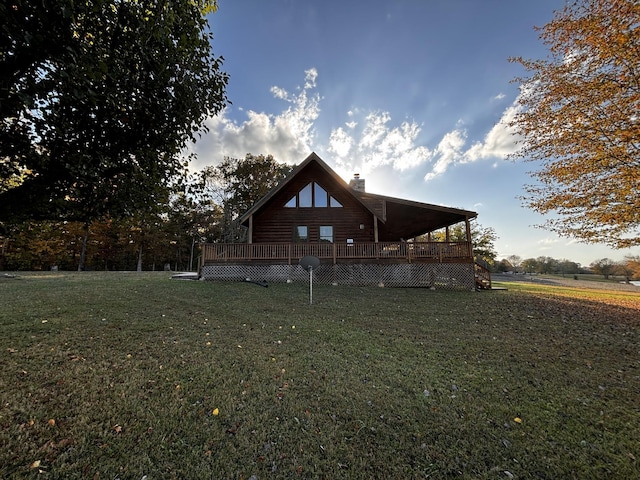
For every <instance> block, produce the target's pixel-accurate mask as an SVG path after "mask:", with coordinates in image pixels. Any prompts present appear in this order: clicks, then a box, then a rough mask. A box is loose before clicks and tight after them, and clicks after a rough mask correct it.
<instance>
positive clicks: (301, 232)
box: [293, 225, 309, 243]
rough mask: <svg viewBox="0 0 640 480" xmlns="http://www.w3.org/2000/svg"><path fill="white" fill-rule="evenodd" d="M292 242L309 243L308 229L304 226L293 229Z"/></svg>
mask: <svg viewBox="0 0 640 480" xmlns="http://www.w3.org/2000/svg"><path fill="white" fill-rule="evenodd" d="M293 241H294V242H295V243H299V242H308V241H309V227H307V226H306V225H298V226H296V227H294V229H293Z"/></svg>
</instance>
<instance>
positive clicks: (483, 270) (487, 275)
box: [474, 258, 491, 290]
mask: <svg viewBox="0 0 640 480" xmlns="http://www.w3.org/2000/svg"><path fill="white" fill-rule="evenodd" d="M474 267H475V279H476V290H491V268H490V266H489V264H488V263H487V262H485V261H484V260H482V259H481V258H476V259H475V262H474Z"/></svg>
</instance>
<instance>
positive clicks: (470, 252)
mask: <svg viewBox="0 0 640 480" xmlns="http://www.w3.org/2000/svg"><path fill="white" fill-rule="evenodd" d="M464 224H465V227H466V229H467V255H469V256H470V257H473V244H472V243H471V222H469V217H465V219H464Z"/></svg>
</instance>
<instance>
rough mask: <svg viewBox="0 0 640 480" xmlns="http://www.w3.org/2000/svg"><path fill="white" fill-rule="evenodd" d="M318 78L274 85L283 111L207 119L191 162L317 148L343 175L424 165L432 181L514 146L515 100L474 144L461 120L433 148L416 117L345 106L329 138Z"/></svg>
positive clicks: (288, 155)
mask: <svg viewBox="0 0 640 480" xmlns="http://www.w3.org/2000/svg"><path fill="white" fill-rule="evenodd" d="M317 79H318V72H317V70H316V69H314V68H312V69H309V70H307V71H305V78H304V83H303V85H302V86H301V87H300V86H299V87H297V88H296V89H295V90H294V91H288V90H286V89H284V88H282V87H279V86H273V87H271V89H270V92H271V94H272V95H273V97H274V98H275V99H277V100H280V101H282V102H284V103H285V108H284V110H283V111H281V112H280V113H277V114H268V113H264V112H256V111H253V110H246V111H245V110H241V109H239V110H236V112H235V113H236V114H238V113H242V114H244V115H245V118H244V119H243V120H241V121H237V120H233V119H231V118H230V114H231V111H224V112H222V113H221V114H220V115H218V116H217V117H214V118H210V119H209V120H208V121H207V122H206V125H207V127H208V128H209V132H208V133H207V134H205V135H203V136H202V138H201V139H200V141H198V143H197V144H196V145H195V148H191V149H190V150H188V152H187V153H189V152H196V153H197V154H198V160H197V161H196V162H195V163H194V165H192V168H194V169H200V168H202V167H203V166H205V165H212V164H217V163H219V162H220V161H222V160H223V158H224V157H225V156H230V157H235V158H242V157H244V156H245V154H246V153H254V154H261V153H264V154H272V155H273V156H274V157H275V158H276V160H278V161H280V162H287V163H297V162H300V161H301V160H302V159H304V158H306V156H307V155H308V154H309V153H310V152H311V151H314V150H315V151H317V152H323V151H326V152H328V153H329V154H330V155H331V156H330V157H329V158H328V160H329V161H331V162H332V163H333V165H334V167H335V168H336V170H337V171H338V172H339V173H341V174H345V173H348V174H350V172H355V171H357V172H361V173H362V174H367V173H369V172H372V171H374V170H376V169H378V168H382V167H387V168H391V169H393V170H396V171H400V172H401V171H407V170H417V169H420V168H421V169H422V170H421V173H422V174H424V179H425V181H429V180H432V179H433V178H435V177H437V176H439V175H443V174H444V173H445V172H447V170H448V169H449V168H451V167H452V166H454V165H458V164H464V163H470V162H476V161H479V160H483V159H487V158H492V159H503V158H505V157H506V156H507V155H509V154H510V153H513V152H515V150H516V144H515V137H514V136H513V134H512V131H511V129H510V128H509V127H508V124H509V122H510V121H511V120H513V118H514V115H515V114H516V113H517V112H518V106H517V100H516V101H515V102H513V103H512V104H511V105H510V106H509V107H507V108H506V109H505V110H504V112H503V114H502V117H501V118H500V120H499V121H498V123H496V124H495V125H494V126H493V128H491V129H490V130H489V132H488V133H487V134H486V135H485V136H484V138H483V140H481V141H477V142H475V143H473V144H472V145H471V146H467V136H468V132H467V130H466V128H465V126H464V124H463V123H462V122H458V123H457V124H456V125H455V126H453V127H452V129H451V130H450V131H449V132H447V133H445V134H444V135H443V136H442V138H441V139H440V141H439V142H438V144H437V146H436V147H435V148H433V149H432V148H429V147H428V146H426V145H423V144H420V141H419V137H420V134H421V132H422V125H420V124H418V123H417V122H416V121H414V120H410V119H409V120H405V121H403V122H401V123H400V124H397V123H395V124H394V122H393V121H392V118H391V115H390V113H389V112H386V111H373V112H364V111H362V110H361V109H359V108H357V107H355V108H352V109H350V110H348V111H346V112H345V114H346V116H347V117H348V121H347V122H346V123H345V124H344V125H343V126H342V127H338V128H334V129H333V130H331V131H330V132H329V137H328V138H324V139H319V138H317V133H316V130H315V122H316V121H317V119H318V118H319V115H320V102H321V97H320V95H319V94H318V92H317V91H316V90H315V89H316V88H317ZM495 98H496V99H501V98H504V95H503V94H499V95H498V96H497V97H495ZM494 166H495V163H494Z"/></svg>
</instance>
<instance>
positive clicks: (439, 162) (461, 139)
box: [424, 99, 519, 181]
mask: <svg viewBox="0 0 640 480" xmlns="http://www.w3.org/2000/svg"><path fill="white" fill-rule="evenodd" d="M518 111H519V106H518V103H517V99H516V101H514V102H513V103H512V104H511V105H510V106H509V107H507V108H506V109H505V111H504V112H503V113H502V117H501V118H500V120H499V121H498V123H496V124H495V125H494V126H493V127H492V128H491V130H489V132H488V133H487V134H486V135H485V137H484V139H483V140H482V141H481V142H476V143H474V144H473V145H471V147H469V148H467V149H466V150H465V149H464V146H465V144H466V140H467V132H466V130H464V129H462V128H457V129H455V130H452V131H451V132H448V133H447V134H445V135H444V137H443V138H442V140H441V141H440V144H439V145H438V148H437V149H436V161H435V162H434V163H433V167H432V169H431V171H430V172H428V173H427V174H426V175H425V177H424V179H425V181H429V180H432V179H433V178H435V177H437V176H438V175H442V174H443V173H445V172H446V171H447V169H448V168H449V167H450V166H451V165H456V164H462V163H470V162H476V161H478V160H483V159H487V158H498V159H506V158H507V156H508V155H510V154H512V153H515V152H516V150H517V148H518V146H517V145H516V141H517V137H516V136H515V135H514V133H513V129H512V128H511V127H509V123H510V122H511V121H512V120H513V119H514V118H515V115H516V114H517V113H518ZM495 166H496V164H495V163H494V167H495Z"/></svg>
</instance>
